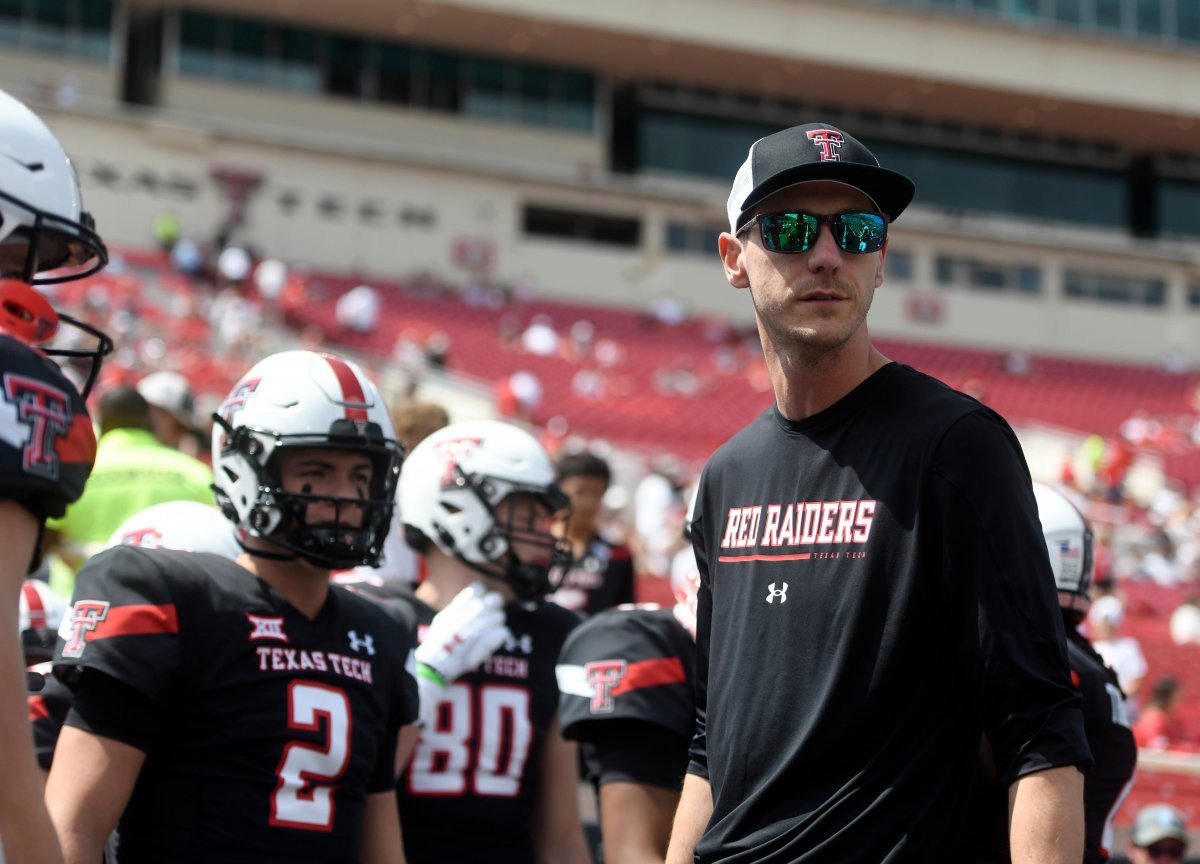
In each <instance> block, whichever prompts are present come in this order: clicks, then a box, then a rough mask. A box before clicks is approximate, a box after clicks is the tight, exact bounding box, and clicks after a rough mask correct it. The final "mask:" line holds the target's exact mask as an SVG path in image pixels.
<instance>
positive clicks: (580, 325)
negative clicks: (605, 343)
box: [568, 318, 596, 361]
mask: <svg viewBox="0 0 1200 864" xmlns="http://www.w3.org/2000/svg"><path fill="white" fill-rule="evenodd" d="M568 335H569V336H570V340H571V342H570V348H571V357H572V359H574V360H577V361H582V360H586V359H587V358H588V357H590V356H591V355H592V347H593V346H594V345H595V342H596V325H594V324H593V323H592V322H591V321H588V320H587V319H586V318H580V319H579V320H578V321H576V322H575V323H574V324H572V325H571V330H570V331H569V333H568Z"/></svg>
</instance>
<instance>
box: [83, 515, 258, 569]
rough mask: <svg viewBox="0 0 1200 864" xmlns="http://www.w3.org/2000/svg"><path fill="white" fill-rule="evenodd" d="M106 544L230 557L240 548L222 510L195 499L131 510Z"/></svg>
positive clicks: (239, 551)
mask: <svg viewBox="0 0 1200 864" xmlns="http://www.w3.org/2000/svg"><path fill="white" fill-rule="evenodd" d="M107 545H108V546H141V547H143V548H146V549H181V550H183V551H185V552H211V553H213V554H214V555H220V556H222V557H224V558H228V559H229V560H230V561H232V560H233V559H234V558H236V557H237V556H238V555H239V554H241V551H242V547H241V546H239V545H238V542H237V537H236V536H235V535H234V531H233V526H232V525H231V524H229V520H228V519H226V518H225V514H223V513H222V512H221V511H220V510H218V509H217V508H216V507H212V506H209V505H208V504H201V503H200V502H199V501H168V502H166V503H165V504H155V505H154V506H152V507H147V508H146V509H145V510H141V511H139V512H137V513H134V514H133V515H132V516H130V517H129V518H128V519H126V520H125V521H124V522H122V523H121V525H120V527H119V528H117V530H116V531H114V532H113V534H112V536H111V537H109V538H108V544H107Z"/></svg>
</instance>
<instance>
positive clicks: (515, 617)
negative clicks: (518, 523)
mask: <svg viewBox="0 0 1200 864" xmlns="http://www.w3.org/2000/svg"><path fill="white" fill-rule="evenodd" d="M393 590H396V589H393ZM407 602H408V603H410V604H411V605H412V607H413V609H414V610H415V613H416V619H417V621H418V633H419V636H421V637H423V636H424V631H425V628H427V627H428V625H429V622H430V621H432V620H433V616H434V614H435V613H434V610H433V609H432V608H430V607H429V606H428V605H426V604H425V603H423V602H422V601H420V600H418V599H417V598H416V597H415V596H413V595H411V594H409V595H408V601H407ZM505 617H506V623H507V624H508V628H509V630H510V631H511V632H512V637H511V639H510V640H509V642H508V644H506V645H504V646H502V647H501V648H500V650H498V651H496V653H495V654H493V655H492V656H491V657H490V658H488V660H487V661H486V662H484V664H483V665H482V666H481V667H480V668H478V669H476V670H475V671H473V672H469V673H467V674H466V675H463V676H462V677H460V678H459V679H457V680H456V681H454V682H452V683H451V684H450V685H449V686H448V687H447V688H446V692H445V695H444V696H443V698H442V699H441V701H440V703H439V705H438V710H437V720H436V722H435V724H434V725H433V728H428V727H427V728H424V729H422V730H421V737H420V740H419V741H418V742H417V746H416V749H415V751H414V752H413V755H412V759H411V760H410V761H409V764H408V767H407V768H406V769H405V771H404V773H403V774H402V775H401V777H400V782H399V784H398V786H397V795H398V798H399V806H400V819H401V822H402V824H403V827H404V848H405V853H406V855H407V857H408V861H409V864H455V862H462V864H475V862H479V861H487V862H489V864H505V862H511V864H529V862H531V861H533V860H534V857H535V856H534V849H533V842H532V835H531V830H530V826H531V825H532V823H533V812H534V802H535V800H536V797H537V778H538V774H539V770H540V767H541V757H542V751H543V744H544V743H545V740H546V734H547V732H548V731H549V729H550V727H551V725H552V724H553V722H554V719H555V717H556V715H557V711H558V686H557V684H556V683H555V678H554V664H555V661H556V659H557V658H558V654H559V651H560V650H561V649H562V645H563V641H564V640H565V639H566V637H567V634H568V633H569V632H570V631H571V629H572V628H573V627H574V626H575V625H576V624H578V622H579V617H578V616H577V615H575V613H573V612H570V611H568V610H566V609H563V608H561V607H559V606H556V605H554V604H553V603H543V604H541V605H540V606H538V607H537V608H536V609H534V610H529V609H527V608H525V607H523V606H521V605H520V604H516V603H511V604H509V605H508V606H507V607H506V608H505Z"/></svg>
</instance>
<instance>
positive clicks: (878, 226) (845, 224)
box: [831, 213, 887, 252]
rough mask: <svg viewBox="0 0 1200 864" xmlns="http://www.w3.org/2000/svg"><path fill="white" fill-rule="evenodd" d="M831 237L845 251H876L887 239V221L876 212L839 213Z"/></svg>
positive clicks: (834, 221)
mask: <svg viewBox="0 0 1200 864" xmlns="http://www.w3.org/2000/svg"><path fill="white" fill-rule="evenodd" d="M831 221H832V222H833V238H834V240H836V241H837V244H838V246H840V247H841V248H842V249H843V250H844V251H846V252H878V251H879V250H880V249H882V248H883V241H884V240H886V239H887V222H886V221H884V218H883V217H882V216H880V215H879V214H878V213H839V214H838V215H837V216H834V217H833V219H832V220H831Z"/></svg>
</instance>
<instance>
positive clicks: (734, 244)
mask: <svg viewBox="0 0 1200 864" xmlns="http://www.w3.org/2000/svg"><path fill="white" fill-rule="evenodd" d="M717 251H719V252H720V253H721V263H722V264H723V265H724V266H725V278H726V279H728V280H729V284H730V285H732V286H733V287H734V288H749V287H750V277H749V275H748V274H747V273H746V267H745V265H744V264H743V263H742V252H743V251H745V246H744V245H743V244H742V241H741V240H739V239H738V238H737V237H735V236H734V235H732V234H730V233H728V232H722V233H721V236H720V237H718V238H717Z"/></svg>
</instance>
